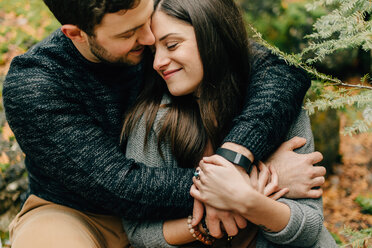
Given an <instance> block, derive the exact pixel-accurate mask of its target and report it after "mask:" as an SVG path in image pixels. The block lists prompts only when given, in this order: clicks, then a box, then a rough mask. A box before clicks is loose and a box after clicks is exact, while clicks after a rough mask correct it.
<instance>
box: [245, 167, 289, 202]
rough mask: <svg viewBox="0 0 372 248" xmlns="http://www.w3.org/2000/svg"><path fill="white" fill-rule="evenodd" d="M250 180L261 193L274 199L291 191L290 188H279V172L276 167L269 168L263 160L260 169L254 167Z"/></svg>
mask: <svg viewBox="0 0 372 248" xmlns="http://www.w3.org/2000/svg"><path fill="white" fill-rule="evenodd" d="M250 182H251V186H252V187H253V188H254V189H256V190H257V191H258V192H259V193H261V194H263V195H265V196H268V197H270V198H271V199H273V200H278V199H279V198H280V197H282V196H283V195H285V194H286V193H288V191H289V189H288V188H283V189H280V188H279V182H278V174H277V173H276V170H275V168H274V167H271V168H269V167H267V166H266V165H265V164H264V163H262V162H259V164H258V169H257V167H256V166H254V167H253V168H252V171H251V174H250Z"/></svg>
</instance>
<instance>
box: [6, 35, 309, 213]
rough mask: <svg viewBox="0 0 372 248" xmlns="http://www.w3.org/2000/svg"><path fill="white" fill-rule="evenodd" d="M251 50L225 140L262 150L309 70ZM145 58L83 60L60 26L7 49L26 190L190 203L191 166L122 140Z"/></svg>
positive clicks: (147, 209) (142, 208) (109, 204)
mask: <svg viewBox="0 0 372 248" xmlns="http://www.w3.org/2000/svg"><path fill="white" fill-rule="evenodd" d="M254 50H255V51H256V54H255V55H254V56H252V70H251V81H250V83H249V85H247V98H246V100H245V105H244V106H245V107H244V109H243V111H242V113H241V115H239V116H238V117H237V118H236V119H235V120H234V123H233V128H232V129H231V130H230V132H229V134H228V135H227V137H226V138H225V140H224V141H225V142H227V141H230V142H234V143H237V144H241V145H243V146H245V147H247V148H248V149H250V150H251V151H252V152H253V154H254V155H255V157H256V158H257V159H261V158H263V157H265V156H267V155H268V154H269V153H270V152H271V151H272V150H273V149H274V148H275V147H277V146H278V145H279V144H280V143H281V142H282V141H283V139H284V136H285V133H286V132H287V129H288V127H289V123H292V121H293V120H294V118H295V116H296V115H297V113H298V111H299V109H300V106H301V104H302V101H303V97H304V95H305V92H306V91H307V89H308V87H309V85H310V80H309V79H308V77H307V76H306V74H305V73H304V72H303V71H302V70H298V69H296V68H294V67H290V66H288V65H287V64H286V63H285V62H284V61H283V60H280V59H279V58H278V57H276V56H274V55H272V54H270V53H269V52H268V51H267V50H266V49H264V48H262V47H259V46H255V47H254ZM148 62H149V63H152V61H148ZM143 63H145V62H143ZM143 63H141V64H139V65H138V66H121V67H118V66H112V65H106V64H97V63H91V62H89V61H87V60H86V59H85V58H84V57H83V56H82V55H81V54H80V53H79V52H78V50H77V49H76V48H75V46H74V45H73V44H72V42H71V40H70V39H68V38H67V37H65V36H64V35H63V33H62V32H61V31H60V30H57V31H56V32H54V33H53V34H51V35H50V36H49V37H48V38H46V39H45V40H44V41H42V42H40V43H38V44H37V45H35V46H34V47H32V48H31V49H30V50H29V51H28V52H27V53H25V54H23V55H20V56H17V57H16V58H14V59H13V61H12V63H11V66H10V69H9V73H8V75H7V77H6V80H5V82H4V88H3V100H4V106H5V112H6V116H7V119H8V122H9V125H10V127H11V129H12V130H13V132H14V134H15V137H16V139H17V141H18V143H19V144H20V146H21V148H22V150H23V152H24V153H25V155H26V167H27V170H28V175H29V182H30V184H29V188H30V190H29V192H30V193H32V194H35V195H37V196H39V197H41V198H43V199H45V200H48V201H52V202H54V203H57V204H62V205H66V206H69V207H72V208H75V209H78V210H81V211H89V212H93V213H104V214H111V215H118V216H124V217H125V218H127V219H141V218H144V219H150V218H154V219H156V218H177V217H182V216H185V215H187V214H188V213H190V211H191V209H192V203H193V201H192V198H191V197H190V194H189V189H190V186H191V184H192V180H191V178H192V175H193V169H181V168H176V167H174V168H172V169H168V168H164V167H162V166H159V167H156V168H154V167H149V166H145V165H143V164H140V163H138V162H136V161H134V160H133V159H127V158H126V156H125V155H124V153H123V152H122V151H121V148H120V144H119V143H120V142H119V137H120V132H121V127H122V120H123V115H124V113H125V111H126V110H127V109H128V107H129V106H130V105H131V104H132V103H133V101H134V99H135V98H136V96H137V93H138V88H139V86H140V85H141V83H142V75H143V69H142V68H143ZM221 63H223V61H221ZM247 83H248V82H247ZM165 179H166V180H165ZM159 182H162V183H159Z"/></svg>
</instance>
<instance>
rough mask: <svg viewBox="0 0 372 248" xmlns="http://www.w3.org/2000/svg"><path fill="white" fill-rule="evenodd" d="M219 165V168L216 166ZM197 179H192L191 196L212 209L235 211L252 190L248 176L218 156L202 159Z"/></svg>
mask: <svg viewBox="0 0 372 248" xmlns="http://www.w3.org/2000/svg"><path fill="white" fill-rule="evenodd" d="M216 165H219V166H216ZM198 169H199V170H200V174H199V179H196V178H195V177H194V178H193V182H194V185H193V186H192V187H191V191H190V193H191V195H192V196H193V197H194V198H196V199H198V200H200V201H202V202H204V203H207V204H209V205H211V206H213V207H216V208H218V209H223V210H232V209H235V207H236V204H239V202H241V201H243V200H244V199H242V196H243V195H244V194H242V193H247V191H251V190H254V189H253V188H252V187H251V185H250V179H249V176H248V175H247V174H246V173H244V174H243V173H242V172H241V171H239V169H238V168H236V166H235V165H233V164H232V163H230V162H229V161H227V160H226V159H224V158H222V157H221V156H218V155H213V156H211V157H207V158H203V160H202V161H201V162H200V163H199V167H198Z"/></svg>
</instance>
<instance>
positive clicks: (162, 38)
mask: <svg viewBox="0 0 372 248" xmlns="http://www.w3.org/2000/svg"><path fill="white" fill-rule="evenodd" d="M177 34H178V33H169V34H166V35H164V36H163V37H161V38H160V39H159V41H162V40H164V39H166V38H167V37H168V36H170V35H177Z"/></svg>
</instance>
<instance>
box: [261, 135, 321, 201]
mask: <svg viewBox="0 0 372 248" xmlns="http://www.w3.org/2000/svg"><path fill="white" fill-rule="evenodd" d="M305 143H306V139H304V138H300V137H294V138H292V139H290V140H289V141H286V142H284V143H283V144H282V145H281V146H280V147H279V148H278V149H277V150H276V151H275V152H274V153H273V154H272V155H271V156H270V157H269V158H268V160H267V161H266V162H265V163H266V165H267V166H269V167H274V169H275V170H276V172H277V173H278V177H279V188H288V189H289V192H288V193H287V194H286V195H285V197H287V198H294V199H295V198H318V197H320V196H321V195H322V193H323V190H322V189H321V188H314V187H318V186H321V185H322V184H323V183H324V181H325V179H324V175H325V174H326V169H325V168H324V167H323V166H313V165H314V164H316V163H319V162H320V161H322V159H323V156H322V154H321V153H319V152H312V153H309V154H298V153H295V152H294V151H293V150H295V149H296V148H299V147H301V146H303V145H304V144H305Z"/></svg>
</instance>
